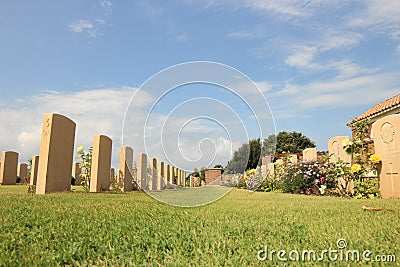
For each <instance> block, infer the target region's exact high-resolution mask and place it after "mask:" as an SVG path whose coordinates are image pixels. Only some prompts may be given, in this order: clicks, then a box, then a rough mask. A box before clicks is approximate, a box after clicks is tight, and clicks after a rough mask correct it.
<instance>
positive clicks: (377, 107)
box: [356, 94, 400, 120]
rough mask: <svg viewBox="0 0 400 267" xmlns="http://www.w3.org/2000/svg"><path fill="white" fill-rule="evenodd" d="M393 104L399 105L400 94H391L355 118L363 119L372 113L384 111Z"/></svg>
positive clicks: (393, 105)
mask: <svg viewBox="0 0 400 267" xmlns="http://www.w3.org/2000/svg"><path fill="white" fill-rule="evenodd" d="M395 106H400V94H398V95H396V96H393V97H391V98H389V99H387V100H385V101H383V102H381V103H379V104H377V105H375V106H373V107H372V108H370V109H369V110H367V111H366V112H364V113H363V114H361V115H360V116H358V117H357V118H356V120H361V119H365V118H368V117H372V116H373V115H375V114H377V113H380V112H382V111H385V110H387V109H390V108H393V107H395Z"/></svg>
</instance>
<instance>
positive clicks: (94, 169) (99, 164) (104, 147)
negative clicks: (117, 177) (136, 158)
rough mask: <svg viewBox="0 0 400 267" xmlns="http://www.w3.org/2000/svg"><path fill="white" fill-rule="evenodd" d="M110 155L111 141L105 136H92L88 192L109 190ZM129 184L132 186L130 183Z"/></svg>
mask: <svg viewBox="0 0 400 267" xmlns="http://www.w3.org/2000/svg"><path fill="white" fill-rule="evenodd" d="M111 153H112V140H111V139H110V138H109V137H108V136H105V135H96V136H94V138H93V154H92V166H91V177H90V192H102V191H108V190H109V189H110V169H111ZM132 160H133V151H132ZM131 180H132V178H131ZM130 183H131V184H132V182H130Z"/></svg>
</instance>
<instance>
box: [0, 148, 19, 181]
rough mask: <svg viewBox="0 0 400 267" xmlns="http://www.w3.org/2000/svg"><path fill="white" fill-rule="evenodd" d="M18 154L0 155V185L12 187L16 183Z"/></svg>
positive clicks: (7, 152)
mask: <svg viewBox="0 0 400 267" xmlns="http://www.w3.org/2000/svg"><path fill="white" fill-rule="evenodd" d="M17 166H18V153H17V152H14V151H3V152H2V153H1V169H0V184H2V185H14V184H16V182H17Z"/></svg>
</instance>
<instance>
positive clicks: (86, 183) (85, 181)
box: [77, 146, 93, 192]
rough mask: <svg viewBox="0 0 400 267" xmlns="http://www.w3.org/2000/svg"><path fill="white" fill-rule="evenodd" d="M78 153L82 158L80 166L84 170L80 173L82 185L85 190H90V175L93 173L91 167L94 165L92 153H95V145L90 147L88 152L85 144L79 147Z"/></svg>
mask: <svg viewBox="0 0 400 267" xmlns="http://www.w3.org/2000/svg"><path fill="white" fill-rule="evenodd" d="M77 153H78V155H79V158H80V162H79V167H80V168H82V172H81V174H80V178H81V180H82V182H81V185H82V187H83V189H84V190H85V192H89V191H90V175H91V171H92V169H91V167H92V155H93V147H90V148H89V150H88V152H87V153H86V152H85V148H84V147H83V146H80V147H78V150H77Z"/></svg>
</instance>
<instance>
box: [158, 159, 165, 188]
mask: <svg viewBox="0 0 400 267" xmlns="http://www.w3.org/2000/svg"><path fill="white" fill-rule="evenodd" d="M157 170H158V172H157V186H156V190H162V189H163V183H164V176H165V173H164V171H165V167H164V162H162V161H160V162H159V163H158V168H157Z"/></svg>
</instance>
